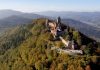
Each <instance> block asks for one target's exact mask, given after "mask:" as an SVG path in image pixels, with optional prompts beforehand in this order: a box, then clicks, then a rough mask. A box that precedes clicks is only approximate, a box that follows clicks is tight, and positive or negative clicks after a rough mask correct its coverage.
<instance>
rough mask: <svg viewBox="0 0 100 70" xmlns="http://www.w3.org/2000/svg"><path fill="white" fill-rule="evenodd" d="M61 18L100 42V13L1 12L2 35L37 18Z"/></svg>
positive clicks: (0, 25)
mask: <svg viewBox="0 0 100 70" xmlns="http://www.w3.org/2000/svg"><path fill="white" fill-rule="evenodd" d="M58 16H60V17H61V18H62V19H63V21H62V22H65V23H66V24H68V25H70V26H72V27H75V28H76V29H78V30H79V31H81V32H82V33H84V34H85V35H87V36H89V37H93V38H95V39H96V40H98V41H100V22H99V21H100V12H55V11H47V12H33V13H25V12H20V11H15V10H0V34H2V33H3V32H4V31H6V30H8V29H9V28H12V27H14V26H17V25H21V24H27V23H30V22H32V19H36V18H43V17H44V18H45V17H46V18H53V19H55V18H57V17H58Z"/></svg>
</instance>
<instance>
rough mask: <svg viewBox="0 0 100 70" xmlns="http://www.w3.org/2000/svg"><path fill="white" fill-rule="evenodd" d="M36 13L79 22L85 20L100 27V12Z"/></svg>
mask: <svg viewBox="0 0 100 70" xmlns="http://www.w3.org/2000/svg"><path fill="white" fill-rule="evenodd" d="M37 14H40V15H45V16H52V17H58V16H61V17H62V18H70V19H75V20H78V21H81V22H86V23H87V24H90V25H93V26H95V27H99V28H100V12H55V11H47V12H37Z"/></svg>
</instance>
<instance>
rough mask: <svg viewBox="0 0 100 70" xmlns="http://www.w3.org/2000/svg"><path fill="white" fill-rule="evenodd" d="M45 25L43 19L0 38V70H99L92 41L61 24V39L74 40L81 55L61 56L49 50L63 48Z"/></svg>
mask: <svg viewBox="0 0 100 70" xmlns="http://www.w3.org/2000/svg"><path fill="white" fill-rule="evenodd" d="M50 21H51V22H55V20H50ZM45 23H46V19H44V18H41V19H35V20H33V22H32V23H29V24H24V25H20V26H17V27H15V28H13V29H12V30H11V31H9V32H7V33H6V34H4V35H3V36H2V37H0V66H1V67H2V68H0V70H36V69H37V70H65V69H68V70H75V69H76V70H83V69H85V68H87V66H88V67H90V68H93V67H92V65H95V67H96V68H98V66H99V63H98V60H99V59H100V58H99V57H97V56H99V55H100V54H99V53H98V52H97V50H98V44H97V42H96V41H95V40H93V39H91V38H89V37H87V36H85V35H84V34H82V33H81V32H79V31H78V30H76V29H74V28H71V27H69V26H66V25H64V24H62V25H61V26H62V28H63V26H64V27H65V30H64V34H63V35H62V37H63V38H64V39H65V40H72V39H74V40H75V42H76V43H77V46H78V49H79V50H82V51H83V52H84V54H83V55H77V56H73V55H69V54H67V53H61V54H60V53H58V52H57V50H51V47H53V46H54V47H59V48H62V49H63V48H64V44H63V43H62V41H61V40H59V39H54V37H53V36H52V34H51V33H50V32H49V31H48V28H47V27H46V24H45ZM94 42H95V43H94ZM96 68H95V69H96Z"/></svg>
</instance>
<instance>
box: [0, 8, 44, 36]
mask: <svg viewBox="0 0 100 70" xmlns="http://www.w3.org/2000/svg"><path fill="white" fill-rule="evenodd" d="M41 17H44V16H42V15H38V14H34V13H24V12H19V11H15V10H0V34H2V33H3V32H4V31H6V30H8V29H9V28H12V27H14V26H17V25H21V24H27V23H30V22H31V21H32V19H36V18H41Z"/></svg>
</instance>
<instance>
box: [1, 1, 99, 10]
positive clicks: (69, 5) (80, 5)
mask: <svg viewBox="0 0 100 70" xmlns="http://www.w3.org/2000/svg"><path fill="white" fill-rule="evenodd" d="M0 9H13V10H18V11H25V12H37V11H100V0H0Z"/></svg>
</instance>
